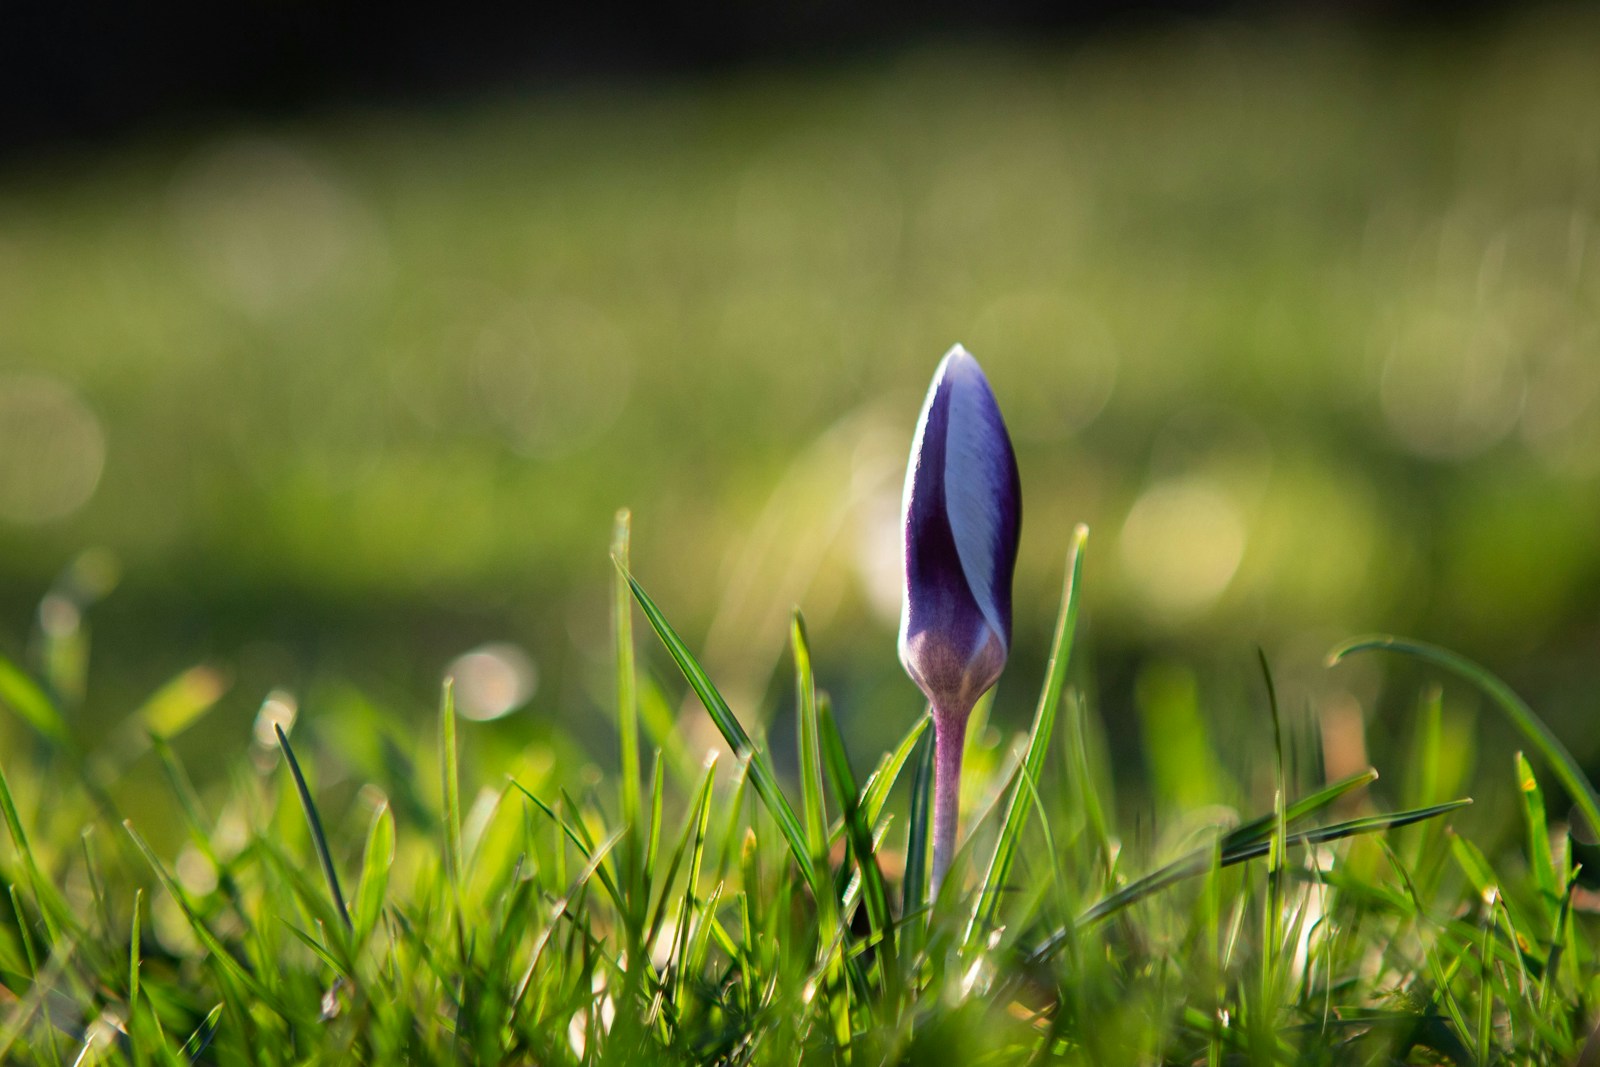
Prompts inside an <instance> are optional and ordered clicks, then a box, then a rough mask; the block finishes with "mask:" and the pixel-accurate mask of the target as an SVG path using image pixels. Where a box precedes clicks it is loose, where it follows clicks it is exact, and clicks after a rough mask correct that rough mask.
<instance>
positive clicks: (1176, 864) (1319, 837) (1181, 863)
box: [1035, 799, 1472, 958]
mask: <svg viewBox="0 0 1600 1067" xmlns="http://www.w3.org/2000/svg"><path fill="white" fill-rule="evenodd" d="M1471 803H1472V801H1471V800H1470V799H1462V800H1452V801H1449V802H1447V803H1444V804H1432V805H1429V806H1428V807H1425V808H1414V809H1411V810H1409V811H1400V812H1393V813H1390V814H1385V815H1368V816H1363V817H1362V818H1359V819H1350V820H1348V821H1346V822H1341V823H1335V824H1333V825H1331V826H1323V827H1319V828H1317V829H1314V830H1302V831H1299V832H1298V833H1292V834H1289V835H1287V836H1286V837H1285V838H1284V845H1285V846H1286V847H1289V848H1294V847H1298V846H1301V845H1322V844H1327V843H1328V842H1330V841H1338V840H1341V839H1343V838H1347V837H1355V836H1358V835H1360V834H1371V833H1377V832H1379V831H1381V830H1389V829H1394V828H1397V827H1401V826H1410V825H1412V824H1413V823H1418V822H1422V821H1423V820H1425V819H1434V818H1437V817H1439V816H1440V815H1445V814H1447V813H1449V812H1452V811H1455V810H1456V809H1458V808H1463V807H1466V806H1467V805H1468V804H1471ZM1258 821H1259V820H1258ZM1266 822H1267V825H1268V827H1270V826H1271V825H1272V824H1273V822H1275V818H1274V817H1273V816H1267V817H1266ZM1224 844H1225V847H1224V848H1223V849H1222V851H1221V854H1220V857H1218V866H1221V867H1231V866H1233V865H1234V864H1238V863H1244V862H1246V861H1247V860H1253V859H1259V858H1260V857H1262V856H1266V855H1268V854H1269V853H1270V852H1271V851H1272V847H1273V842H1272V834H1271V831H1270V829H1269V831H1268V833H1267V834H1266V835H1265V836H1264V837H1263V836H1255V837H1253V838H1251V839H1248V840H1244V841H1239V842H1236V843H1232V844H1228V843H1227V839H1224ZM1216 856H1217V851H1216V850H1215V849H1214V848H1204V849H1198V850H1196V851H1194V852H1191V853H1189V854H1188V855H1186V856H1184V857H1182V858H1180V859H1176V860H1174V861H1172V862H1171V863H1168V864H1166V865H1165V866H1163V867H1161V868H1160V869H1159V870H1156V871H1153V872H1152V873H1150V874H1147V875H1145V876H1144V877H1143V878H1140V879H1138V880H1136V881H1134V882H1130V883H1129V884H1128V885H1127V886H1125V887H1124V888H1122V889H1120V890H1118V891H1117V892H1115V893H1113V894H1111V895H1110V896H1108V897H1106V898H1105V899H1104V900H1101V901H1100V902H1099V903H1098V904H1095V905H1094V906H1093V907H1091V908H1090V909H1089V910H1088V911H1086V912H1084V913H1083V915H1082V916H1080V917H1079V919H1078V925H1080V926H1087V925H1090V924H1093V923H1096V922H1099V921H1101V920H1103V919H1106V918H1108V917H1110V916H1112V915H1115V914H1116V913H1117V912H1119V911H1121V910H1122V909H1124V908H1126V907H1128V906H1129V905H1130V904H1133V903H1136V902H1137V901H1139V900H1142V899H1143V898H1145V897H1147V896H1149V895H1150V894H1152V893H1156V892H1159V891H1160V890H1162V889H1165V888H1167V887H1168V886H1170V885H1174V884H1176V883H1177V882H1181V881H1183V880H1184V879H1186V878H1192V877H1195V876H1196V875H1200V874H1204V873H1205V872H1206V871H1208V870H1210V869H1211V867H1212V861H1213V857H1216ZM1062 940H1063V935H1061V934H1056V935H1054V936H1052V937H1051V938H1050V939H1049V940H1048V941H1046V942H1045V945H1044V946H1042V947H1041V948H1040V949H1039V950H1036V952H1035V957H1036V958H1043V956H1045V955H1048V954H1049V952H1051V951H1054V949H1055V947H1057V946H1058V945H1059V944H1060V943H1061V941H1062Z"/></svg>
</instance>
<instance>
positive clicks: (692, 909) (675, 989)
mask: <svg viewBox="0 0 1600 1067" xmlns="http://www.w3.org/2000/svg"><path fill="white" fill-rule="evenodd" d="M713 762H714V761H713ZM706 770H707V774H706V780H707V782H710V781H711V780H712V779H713V778H714V777H715V772H716V768H715V766H712V767H708V768H707V769H706ZM709 800H710V794H709V792H708V793H707V802H706V803H703V804H701V805H700V806H699V808H698V811H697V818H696V819H695V822H694V836H693V839H692V840H691V843H690V845H689V872H688V877H687V878H686V879H685V881H684V886H683V902H682V904H681V905H680V906H679V910H678V928H677V930H676V932H675V936H674V937H673V949H672V955H671V956H670V957H669V958H668V960H667V973H668V979H667V982H668V989H669V990H670V992H669V994H668V998H669V999H670V1000H671V1001H672V1003H673V1004H674V1005H675V1006H678V1007H679V1008H681V1003H680V1001H679V995H680V991H681V989H682V986H683V982H684V973H685V971H686V970H687V968H686V967H685V966H684V964H685V958H686V954H687V952H688V948H689V934H690V929H691V927H693V925H694V918H695V913H696V911H697V910H698V908H699V897H698V890H699V886H700V872H701V869H702V867H703V865H704V863H705V857H706V830H707V829H708V828H709V827H710V825H711V804H710V802H709Z"/></svg>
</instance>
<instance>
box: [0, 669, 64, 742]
mask: <svg viewBox="0 0 1600 1067" xmlns="http://www.w3.org/2000/svg"><path fill="white" fill-rule="evenodd" d="M0 705H3V706H5V707H8V708H10V709H11V710H12V711H14V712H16V713H17V715H18V716H20V717H21V718H22V720H23V721H24V722H26V723H27V724H28V725H29V726H32V727H33V728H34V729H35V730H37V731H39V733H40V734H41V735H42V736H44V737H46V738H48V739H49V740H51V741H54V742H56V743H57V744H66V743H67V742H68V741H69V738H70V735H69V733H68V731H67V720H66V719H65V718H63V717H62V714H61V710H60V709H59V708H57V707H56V706H55V703H54V702H53V701H52V700H51V699H50V698H49V697H48V696H47V695H45V691H44V690H43V689H41V688H40V687H39V685H38V684H37V683H36V682H34V680H33V679H32V678H30V677H28V675H27V674H26V673H24V672H23V670H22V668H20V667H18V666H17V665H16V664H14V663H12V662H11V661H10V660H9V659H6V658H5V657H4V656H0Z"/></svg>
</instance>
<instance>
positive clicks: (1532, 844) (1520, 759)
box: [1517, 752, 1564, 922]
mask: <svg viewBox="0 0 1600 1067" xmlns="http://www.w3.org/2000/svg"><path fill="white" fill-rule="evenodd" d="M1517 788H1518V792H1519V793H1520V794H1521V796H1522V822H1523V826H1524V827H1525V828H1526V830H1527V833H1528V867H1529V868H1530V869H1531V870H1532V871H1533V880H1534V884H1535V885H1537V886H1538V887H1539V896H1540V903H1541V904H1542V905H1543V906H1544V910H1545V918H1546V919H1547V920H1549V921H1551V922H1553V921H1554V920H1555V914H1556V911H1557V910H1558V909H1559V908H1560V906H1561V898H1562V895H1563V894H1562V891H1561V883H1562V882H1563V881H1564V879H1562V878H1561V876H1560V875H1559V874H1557V873H1556V860H1555V856H1554V855H1553V854H1552V853H1551V851H1550V826H1549V824H1548V823H1547V822H1546V820H1545V812H1544V793H1543V791H1541V790H1540V788H1539V780H1538V779H1537V778H1535V777H1534V775H1533V767H1531V766H1530V765H1529V764H1528V760H1527V757H1525V756H1523V754H1522V753H1520V752H1518V753H1517Z"/></svg>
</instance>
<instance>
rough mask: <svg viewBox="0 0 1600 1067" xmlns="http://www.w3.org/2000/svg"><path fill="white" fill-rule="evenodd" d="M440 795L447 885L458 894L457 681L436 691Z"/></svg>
mask: <svg viewBox="0 0 1600 1067" xmlns="http://www.w3.org/2000/svg"><path fill="white" fill-rule="evenodd" d="M439 786H440V789H439V792H440V799H441V802H442V804H443V806H444V860H445V871H446V872H447V873H448V874H449V876H450V883H451V885H453V886H454V887H455V888H456V890H457V891H458V892H459V891H460V889H461V875H462V871H463V869H464V867H465V860H464V858H463V857H462V855H461V762H460V754H459V753H458V752H457V750H456V680H455V679H454V678H446V679H445V680H444V685H443V686H442V687H441V688H440V690H439Z"/></svg>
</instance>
